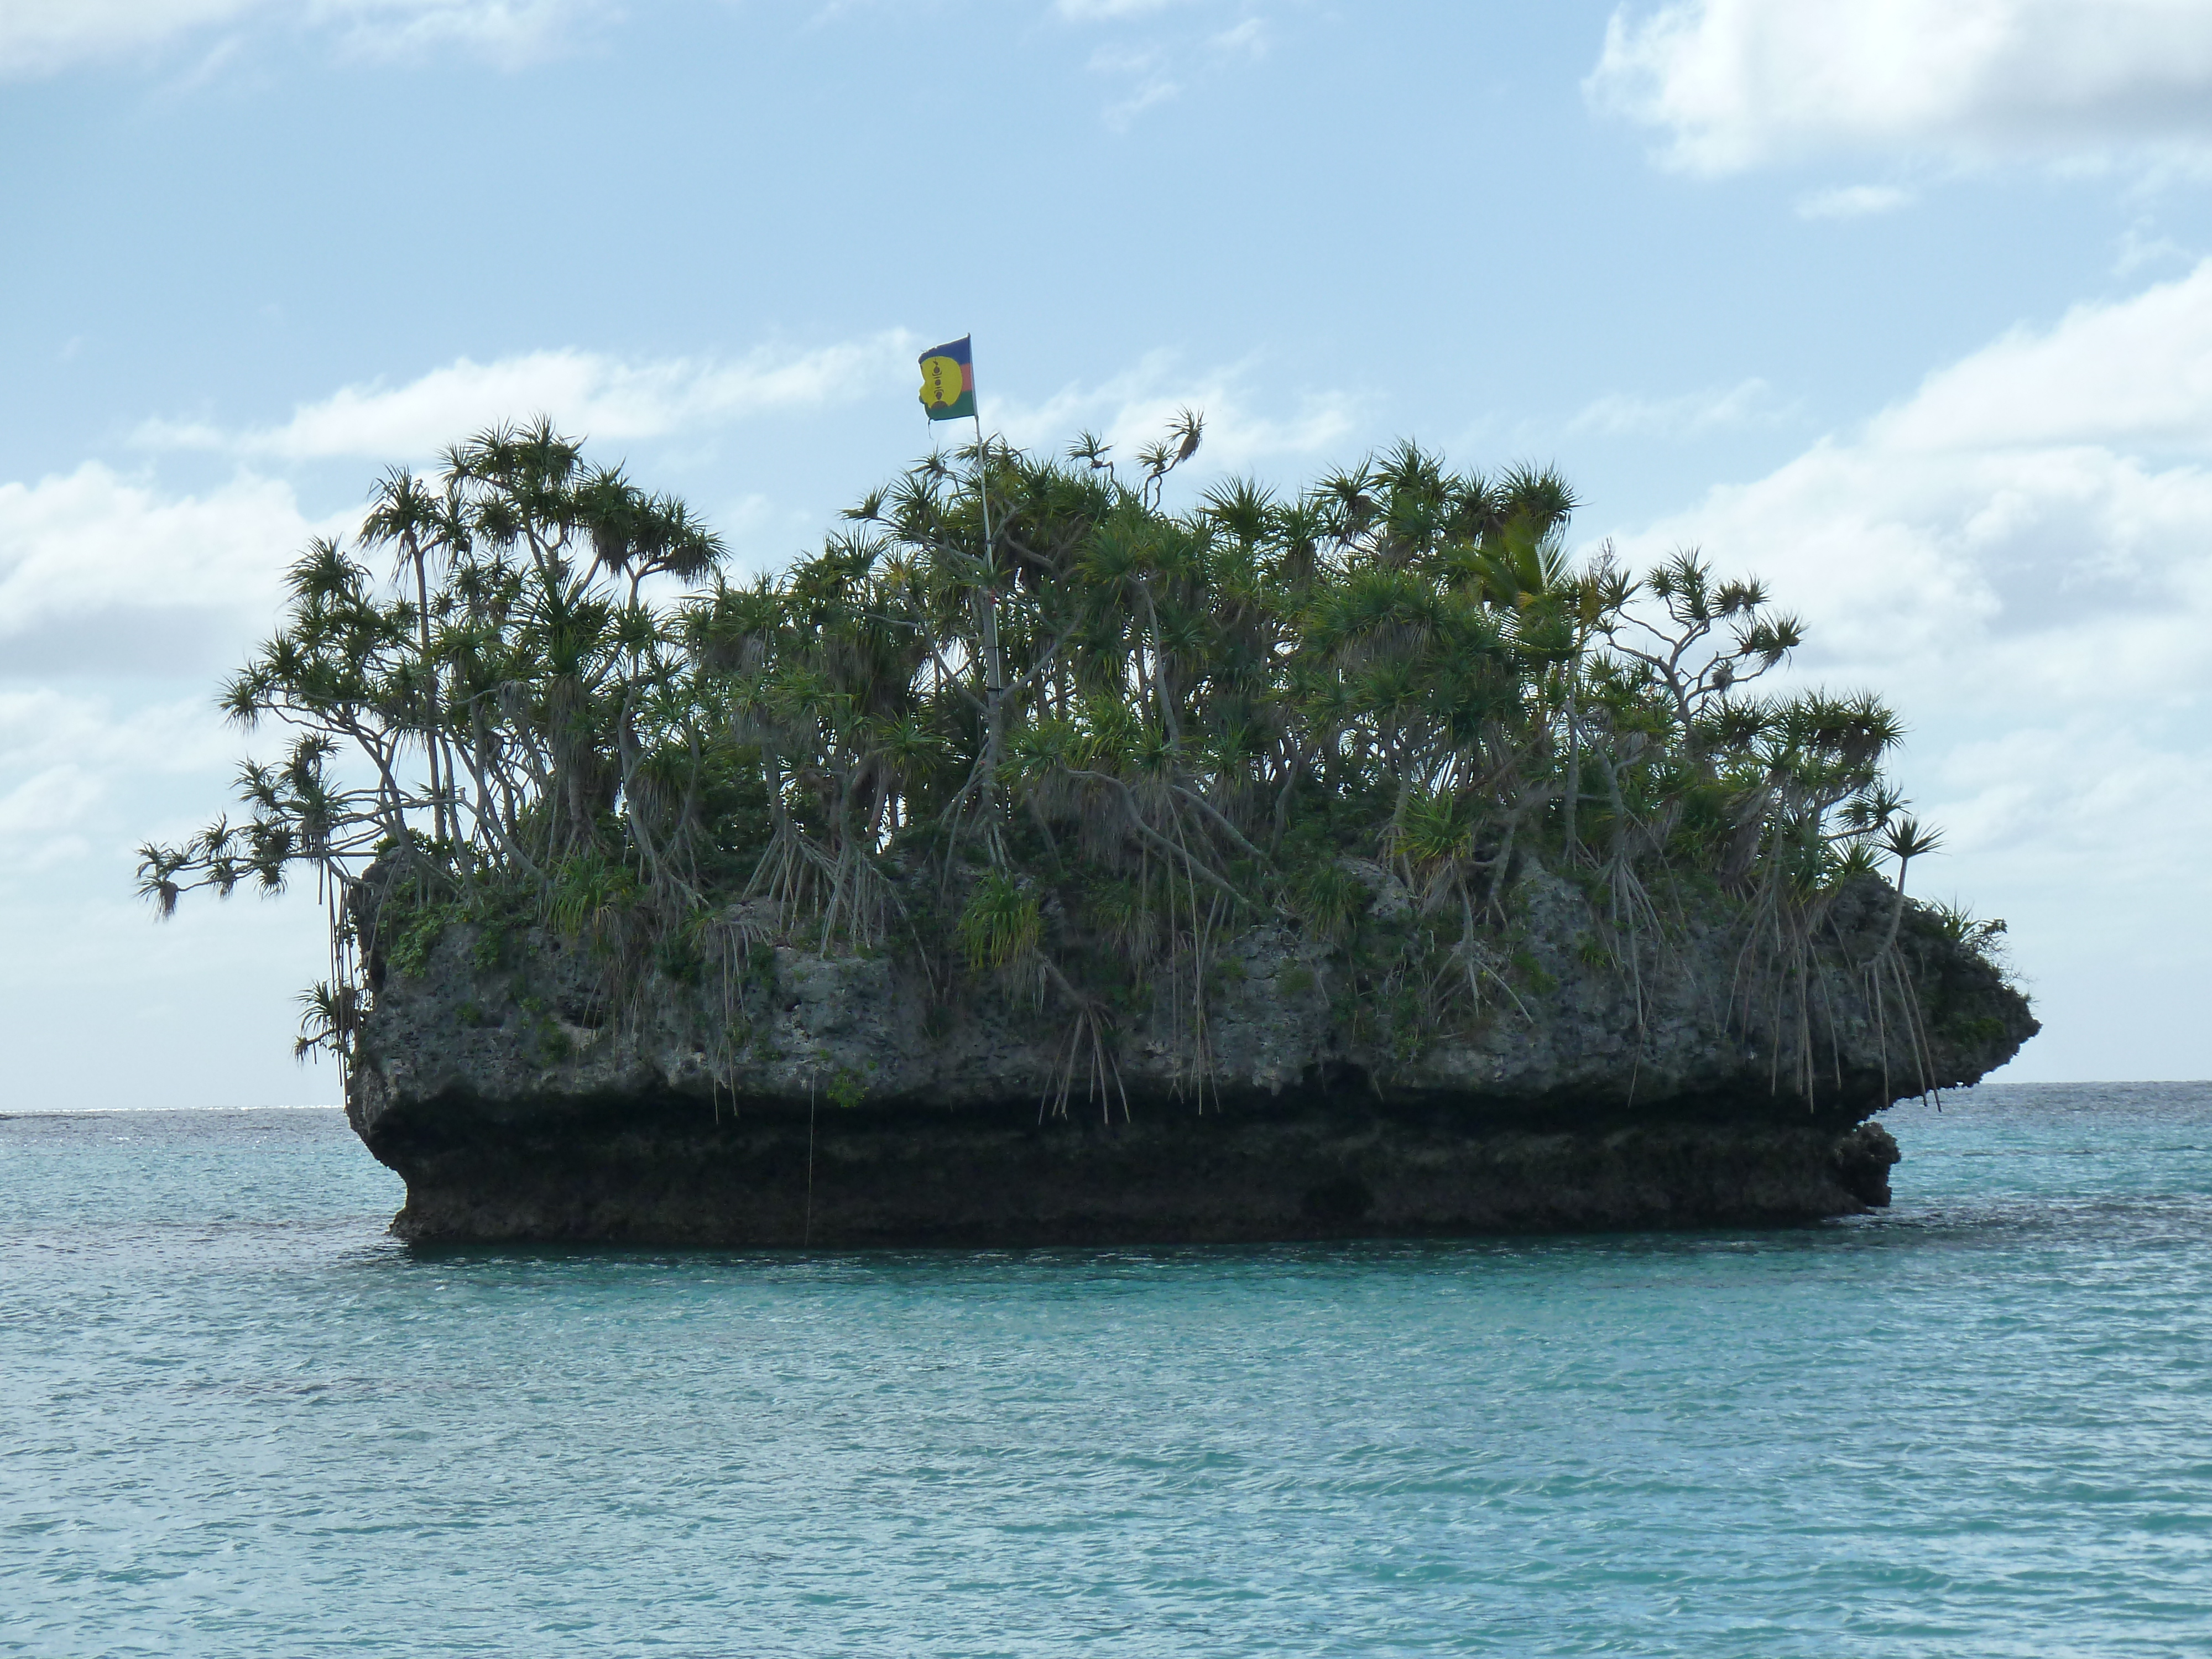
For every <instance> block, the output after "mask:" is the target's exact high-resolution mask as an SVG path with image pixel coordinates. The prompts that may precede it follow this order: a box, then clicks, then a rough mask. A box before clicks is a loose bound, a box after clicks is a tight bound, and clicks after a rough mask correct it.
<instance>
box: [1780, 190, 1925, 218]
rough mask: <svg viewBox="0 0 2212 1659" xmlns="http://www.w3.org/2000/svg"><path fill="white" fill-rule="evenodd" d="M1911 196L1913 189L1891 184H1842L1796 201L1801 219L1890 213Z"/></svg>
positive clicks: (1864, 216)
mask: <svg viewBox="0 0 2212 1659" xmlns="http://www.w3.org/2000/svg"><path fill="white" fill-rule="evenodd" d="M1911 199H1912V192H1911V191H1909V190H1900V189H1899V188H1898V187H1897V186H1896V185H1844V186H1843V187H1842V188H1841V189H1839V190H1822V191H1814V193H1813V194H1812V195H1810V196H1808V197H1804V198H1802V200H1801V201H1799V202H1798V204H1797V216H1798V217H1799V218H1801V219H1867V218H1871V217H1873V216H1875V214H1877V213H1893V212H1895V211H1896V210H1898V209H1899V208H1901V207H1903V206H1904V205H1905V204H1906V203H1908V202H1910V201H1911Z"/></svg>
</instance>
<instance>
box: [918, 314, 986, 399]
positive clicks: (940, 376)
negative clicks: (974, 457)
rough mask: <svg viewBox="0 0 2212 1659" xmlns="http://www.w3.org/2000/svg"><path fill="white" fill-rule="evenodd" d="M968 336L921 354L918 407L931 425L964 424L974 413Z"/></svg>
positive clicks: (973, 385)
mask: <svg viewBox="0 0 2212 1659" xmlns="http://www.w3.org/2000/svg"><path fill="white" fill-rule="evenodd" d="M968 341H969V336H968V335H965V334H963V335H962V336H961V337H959V338H958V339H957V340H947V341H946V342H945V343H944V344H943V345H941V346H932V347H930V349H928V350H927V351H925V352H923V353H922V354H921V406H922V407H923V408H924V409H926V410H928V411H929V418H930V419H931V420H933V421H964V420H966V419H967V418H968V417H969V416H971V415H973V414H974V413H975V359H974V358H973V357H972V356H970V355H969V350H968Z"/></svg>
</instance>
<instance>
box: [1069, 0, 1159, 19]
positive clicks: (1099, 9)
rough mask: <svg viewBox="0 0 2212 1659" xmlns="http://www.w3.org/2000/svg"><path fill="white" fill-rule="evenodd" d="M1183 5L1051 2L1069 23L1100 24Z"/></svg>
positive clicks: (1142, 0) (1138, 0)
mask: <svg viewBox="0 0 2212 1659" xmlns="http://www.w3.org/2000/svg"><path fill="white" fill-rule="evenodd" d="M1185 3H1187V0H1053V7H1052V9H1054V11H1056V12H1058V13H1059V14H1060V15H1061V16H1062V17H1065V18H1066V19H1067V21H1069V22H1071V23H1101V22H1111V21H1115V20H1116V19H1119V18H1123V17H1143V16H1146V15H1148V14H1150V13H1152V12H1156V11H1165V10H1166V9H1168V8H1169V7H1170V6H1176V5H1182V4H1185Z"/></svg>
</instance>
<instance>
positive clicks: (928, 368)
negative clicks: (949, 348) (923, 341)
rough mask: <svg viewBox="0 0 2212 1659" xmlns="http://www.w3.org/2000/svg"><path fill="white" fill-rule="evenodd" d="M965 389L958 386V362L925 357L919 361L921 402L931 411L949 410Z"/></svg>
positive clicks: (949, 359) (954, 358)
mask: <svg viewBox="0 0 2212 1659" xmlns="http://www.w3.org/2000/svg"><path fill="white" fill-rule="evenodd" d="M965 390H966V388H965V387H963V386H962V385H961V384H960V360H959V359H958V358H957V357H925V358H923V359H922V360H921V400H922V402H923V403H925V404H928V405H929V407H930V408H932V409H950V408H951V407H952V405H953V404H957V403H958V402H959V401H960V395H961V393H962V392H963V391H965Z"/></svg>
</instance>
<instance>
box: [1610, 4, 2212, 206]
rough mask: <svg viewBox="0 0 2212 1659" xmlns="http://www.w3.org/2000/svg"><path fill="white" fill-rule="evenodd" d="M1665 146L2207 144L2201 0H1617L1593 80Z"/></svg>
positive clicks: (2078, 149) (2207, 38)
mask: <svg viewBox="0 0 2212 1659" xmlns="http://www.w3.org/2000/svg"><path fill="white" fill-rule="evenodd" d="M1585 91H1586V92H1587V93H1588V94H1589V97H1590V98H1591V100H1592V101H1593V102H1594V103H1595V104H1597V105H1598V106H1601V107H1604V108H1607V109H1610V110H1613V111H1616V112H1620V113H1623V114H1626V115H1627V116H1629V117H1630V118H1633V119H1636V120H1638V121H1641V122H1644V123H1645V124H1647V125H1651V126H1654V127H1656V128H1658V129H1660V130H1661V131H1663V132H1664V133H1665V134H1666V135H1667V137H1668V143H1667V146H1666V149H1665V150H1664V152H1663V155H1664V159H1665V160H1666V161H1668V163H1669V164H1670V165H1672V166H1674V167H1680V168H1683V169H1686V170H1688V171H1691V172H1695V173H1733V172H1737V171H1741V170H1742V169H1744V168H1747V167H1757V166H1760V165H1763V164H1765V163H1768V162H1773V161H1786V160H1791V159H1796V158H1802V157H1806V156H1813V155H1822V154H1826V153H1831V152H1844V153H1863V152H1877V153H1902V154H1906V155H1930V156H1936V157H1940V158H1942V159H1945V160H1948V161H1988V160H1995V159H2003V158H2008V157H2015V156H2027V157H2031V158H2070V159H2090V160H2104V159H2108V158H2111V157H2112V156H2115V155H2124V154H2143V153H2151V154H2162V155H2172V154H2174V153H2177V152H2181V153H2189V154H2201V153H2203V152H2205V151H2207V150H2208V149H2212V6H2207V5H2206V4H2204V3H2203V0H1670V3H1667V4H1663V5H1661V6H1659V7H1658V8H1657V9H1656V10H1650V11H1647V12H1644V13H1642V14H1641V15H1638V14H1637V13H1633V12H1632V11H1631V10H1630V9H1628V8H1626V7H1623V8H1622V9H1620V10H1618V11H1616V12H1615V13H1614V14H1613V18H1612V20H1611V21H1610V22H1609V23H1608V25H1607V29H1606V39H1605V47H1604V52H1603V55H1602V56H1601V58H1600V60H1599V63H1598V65H1597V68H1596V70H1595V71H1594V72H1593V73H1592V74H1591V76H1590V77H1589V81H1588V82H1586V83H1585Z"/></svg>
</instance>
